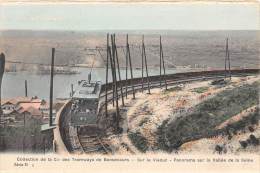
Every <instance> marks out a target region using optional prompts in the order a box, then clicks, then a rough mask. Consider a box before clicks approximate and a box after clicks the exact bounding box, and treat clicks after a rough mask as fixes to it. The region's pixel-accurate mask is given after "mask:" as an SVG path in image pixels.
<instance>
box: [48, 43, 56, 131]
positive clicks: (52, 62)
mask: <svg viewBox="0 0 260 173" xmlns="http://www.w3.org/2000/svg"><path fill="white" fill-rule="evenodd" d="M54 55H55V48H52V56H51V78H50V106H49V107H50V112H49V114H50V115H49V126H52V125H53V123H52V105H53V73H54Z"/></svg>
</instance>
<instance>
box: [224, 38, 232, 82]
mask: <svg viewBox="0 0 260 173" xmlns="http://www.w3.org/2000/svg"><path fill="white" fill-rule="evenodd" d="M227 63H228V72H227ZM228 73H229V79H230V80H231V69H230V52H229V46H228V38H226V55H225V78H227V76H228Z"/></svg>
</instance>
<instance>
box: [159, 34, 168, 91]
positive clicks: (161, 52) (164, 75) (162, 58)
mask: <svg viewBox="0 0 260 173" xmlns="http://www.w3.org/2000/svg"><path fill="white" fill-rule="evenodd" d="M160 59H161V60H160V63H161V61H162V65H163V77H164V82H165V89H166V90H167V81H166V72H165V64H164V56H163V48H162V38H161V36H160ZM160 66H161V65H160ZM160 77H161V67H160ZM160 86H161V79H160Z"/></svg>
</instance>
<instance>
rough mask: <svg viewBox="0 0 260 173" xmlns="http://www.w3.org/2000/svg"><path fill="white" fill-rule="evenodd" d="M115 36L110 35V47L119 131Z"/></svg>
mask: <svg viewBox="0 0 260 173" xmlns="http://www.w3.org/2000/svg"><path fill="white" fill-rule="evenodd" d="M114 37H115V35H114V36H113V35H111V45H112V61H111V62H112V64H113V71H114V85H115V96H116V123H117V130H119V115H120V114H119V106H118V93H117V77H116V66H115V42H114V41H115V39H114Z"/></svg>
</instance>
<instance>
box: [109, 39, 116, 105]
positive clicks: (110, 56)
mask: <svg viewBox="0 0 260 173" xmlns="http://www.w3.org/2000/svg"><path fill="white" fill-rule="evenodd" d="M111 38H112V35H111ZM111 49H113V47H112V40H111V46H110V45H109V44H108V53H109V59H110V67H111V75H112V88H113V99H112V100H113V107H114V106H115V79H114V67H113V59H112V51H113V50H111Z"/></svg>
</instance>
